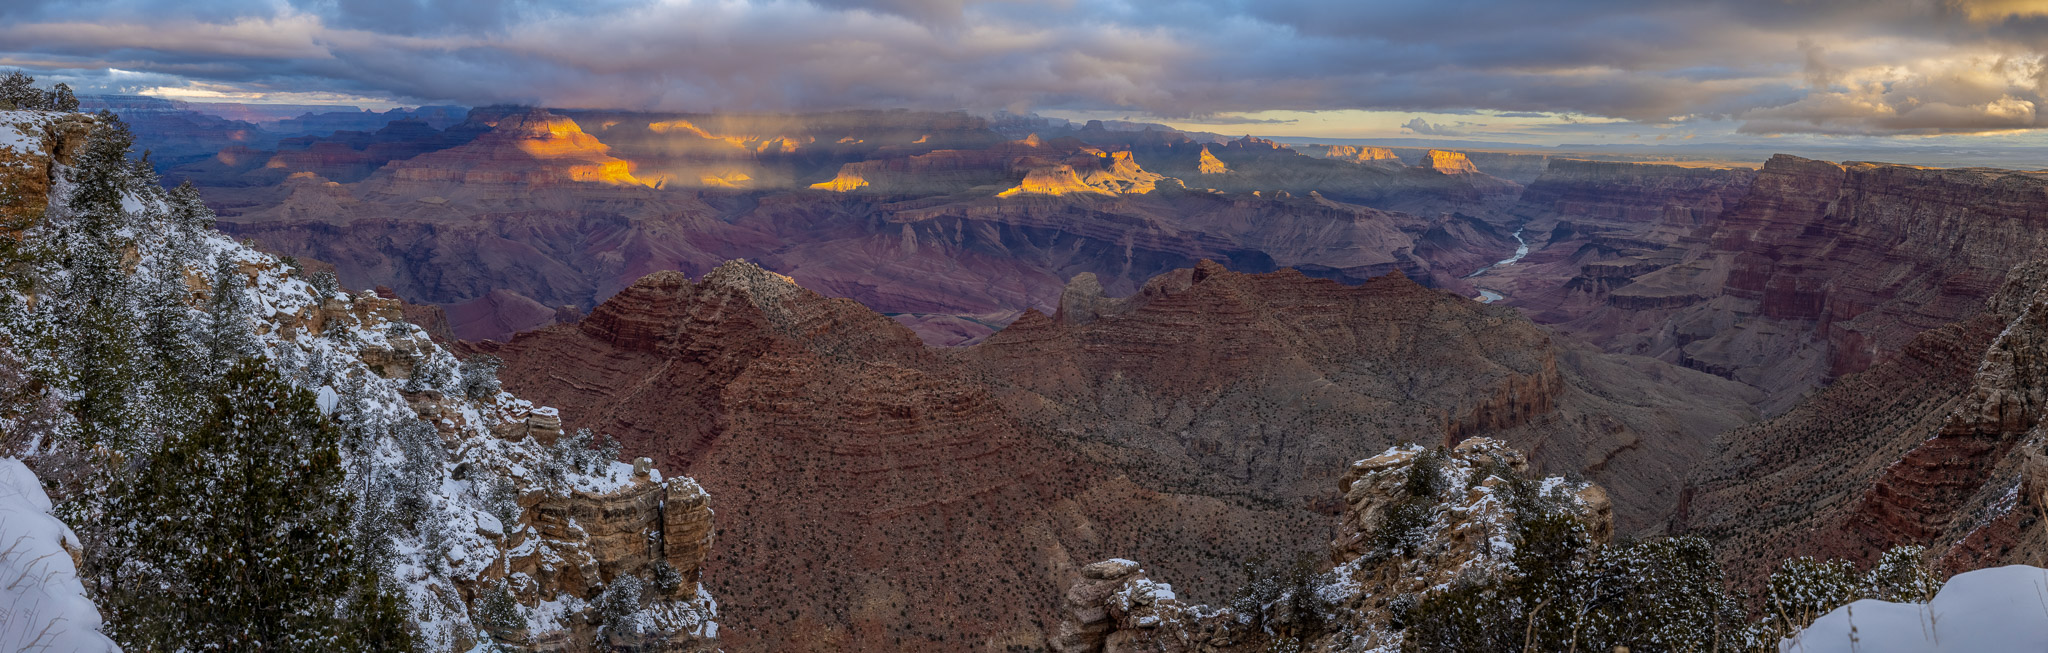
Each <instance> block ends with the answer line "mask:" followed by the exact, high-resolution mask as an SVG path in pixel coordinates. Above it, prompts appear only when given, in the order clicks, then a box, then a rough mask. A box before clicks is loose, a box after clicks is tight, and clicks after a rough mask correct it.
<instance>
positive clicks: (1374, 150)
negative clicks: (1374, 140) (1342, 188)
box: [1322, 145, 1401, 165]
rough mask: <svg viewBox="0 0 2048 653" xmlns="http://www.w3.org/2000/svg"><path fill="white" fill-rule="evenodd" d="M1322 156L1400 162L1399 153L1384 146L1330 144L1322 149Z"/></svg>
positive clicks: (1373, 161) (1350, 159)
mask: <svg viewBox="0 0 2048 653" xmlns="http://www.w3.org/2000/svg"><path fill="white" fill-rule="evenodd" d="M1322 156H1323V158H1326V159H1342V160H1345V161H1351V162H1354V163H1390V164H1395V165H1399V164H1400V163H1401V156H1400V155H1398V154H1395V153H1394V151H1393V150H1389V149H1387V148H1384V147H1372V146H1352V145H1331V146H1329V147H1327V148H1324V149H1323V151H1322Z"/></svg>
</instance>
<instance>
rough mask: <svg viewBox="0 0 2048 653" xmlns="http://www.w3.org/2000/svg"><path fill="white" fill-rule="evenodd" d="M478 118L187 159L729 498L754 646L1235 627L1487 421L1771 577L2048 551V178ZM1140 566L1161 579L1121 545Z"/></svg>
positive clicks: (902, 129) (1619, 514)
mask: <svg viewBox="0 0 2048 653" xmlns="http://www.w3.org/2000/svg"><path fill="white" fill-rule="evenodd" d="M443 118H444V119H442V120H440V121H439V122H436V121H435V120H434V119H432V117H431V116H414V115H407V116H402V117H400V119H397V120H394V121H392V122H389V123H387V124H385V125H384V126H381V127H379V128H377V129H375V130H365V131H335V132H332V133H330V134H326V135H306V136H298V137H293V138H289V139H279V140H278V141H277V142H276V143H275V144H274V145H264V144H261V143H258V144H257V145H252V146H242V145H237V146H234V147H231V148H224V149H221V150H219V151H218V152H217V153H215V154H214V155H213V156H212V157H210V158H204V159H192V158H191V157H187V159H188V161H186V162H183V163H176V164H174V165H169V166H167V167H166V170H165V175H166V177H167V178H176V179H189V180H191V181H193V182H194V183H195V184H197V185H199V186H200V188H201V189H202V192H203V193H204V196H205V197H206V198H207V201H208V202H209V203H210V204H212V205H213V206H215V207H216V208H217V209H218V210H219V211H220V212H221V214H222V217H221V221H220V228H221V230H223V231H225V232H227V233H230V234H233V235H235V236H236V237H238V238H247V239H250V240H251V241H253V242H256V243H259V244H260V245H261V246H263V247H265V248H266V249H267V250H269V251H275V252H278V253H280V254H289V255H292V256H295V257H299V259H300V260H302V261H305V262H306V263H307V264H309V265H315V266H325V265H331V266H332V269H333V270H334V271H335V272H336V273H337V274H338V276H339V277H340V278H341V280H342V282H343V283H344V284H346V285H348V286H350V287H377V288H379V292H380V293H381V294H385V295H387V296H391V297H402V298H405V299H406V300H407V301H408V302H414V303H417V304H420V306H418V307H416V308H415V309H410V310H412V313H409V314H408V317H409V318H412V319H415V320H416V321H420V322H422V323H423V325H425V326H427V327H428V331H429V332H431V333H433V334H434V335H435V337H436V338H438V339H439V340H441V341H443V342H447V343H452V344H451V346H452V347H453V348H454V349H456V350H459V351H461V352H463V353H464V354H465V355H468V356H481V355H490V356H497V357H501V358H502V359H503V360H504V361H505V365H506V366H505V368H504V378H505V383H506V386H507V388H508V389H510V390H512V391H514V392H516V393H517V394H518V395H519V396H522V397H532V398H534V399H535V400H537V401H542V402H545V403H547V404H550V405H554V406H558V407H560V408H561V410H562V413H561V418H562V422H563V424H564V427H565V428H590V429H592V430H594V431H597V432H600V433H606V434H610V435H612V436H615V437H617V438H619V439H620V440H621V441H622V442H623V443H624V451H625V453H626V454H627V455H628V456H629V457H632V456H645V457H647V458H649V459H650V460H651V461H652V462H653V463H654V464H657V465H659V466H660V467H661V468H662V469H669V470H675V471H676V473H680V474H688V475H690V476H691V477H694V478H695V479H697V480H698V481H699V482H701V483H702V485H703V487H704V488H705V489H706V490H707V491H708V492H709V493H710V494H711V495H712V496H716V497H717V498H718V499H717V505H718V506H720V510H721V512H720V514H719V521H718V523H719V528H720V533H721V535H720V539H719V546H717V547H715V548H712V549H711V550H710V551H709V552H708V553H707V554H706V555H708V558H706V559H705V561H704V563H703V569H704V570H705V572H704V576H703V582H704V583H705V586H706V587H707V588H708V589H709V591H711V592H712V593H713V594H715V595H717V596H718V597H719V599H720V601H721V602H722V603H723V604H724V605H725V606H726V608H727V611H726V612H725V613H724V615H723V616H721V623H723V624H724V625H725V626H726V628H725V630H723V631H721V634H720V637H719V639H720V645H721V646H724V647H726V648H727V649H728V650H736V651H800V650H821V651H822V650H844V649H849V648H869V649H889V650H935V651H954V650H971V649H972V650H985V649H990V648H1010V647H1014V648H1021V649H1034V650H1035V649H1038V648H1044V647H1065V646H1068V645H1069V644H1073V641H1072V640H1069V639H1063V638H1067V636H1068V635H1069V634H1071V632H1070V631H1073V630H1074V629H1077V628H1078V629H1081V630H1084V631H1089V632H1093V633H1095V635H1090V636H1089V637H1095V636H1096V635H1101V636H1102V637H1110V638H1113V637H1122V638H1124V639H1123V640H1119V641H1125V642H1126V643H1128V642H1130V641H1139V640H1143V638H1144V637H1151V636H1152V635H1151V634H1143V633H1136V632H1135V630H1134V629H1147V630H1149V629H1151V628H1153V627H1152V626H1142V627H1141V625H1140V624H1139V621H1141V620H1144V619H1145V618H1146V617H1147V616H1148V615H1151V616H1158V615H1160V614H1164V613H1163V612H1161V611H1160V610H1157V609H1153V610H1152V611H1150V612H1147V611H1144V610H1137V611H1133V610H1134V608H1132V607H1131V606H1128V605H1126V606H1122V607H1119V608H1117V609H1116V610H1107V609H1106V608H1104V607H1103V606H1102V605H1100V604H1097V603H1089V602H1088V601H1095V600H1097V599H1100V598H1101V596H1097V595H1112V594H1113V595H1117V596H1129V595H1135V594H1134V592H1136V590H1133V589H1131V588H1138V587H1140V586H1144V587H1151V586H1152V585H1153V584H1154V583H1153V581H1151V580H1149V579H1148V577H1147V576H1146V574H1152V575H1153V576H1154V577H1158V578H1172V579H1174V580H1175V581H1176V582H1177V583H1179V584H1180V586H1181V588H1182V589H1181V590H1180V591H1181V594H1183V595H1184V597H1183V598H1185V599H1186V600H1187V601H1186V602H1184V605H1183V604H1169V605H1181V606H1182V608H1186V610H1188V611H1193V612H1200V611H1199V610H1195V609H1194V607H1193V606H1194V605H1195V603H1196V602H1204V601H1206V602H1210V603H1215V602H1217V601H1220V600H1222V599H1224V598H1225V597H1226V594H1227V593H1228V592H1230V591H1232V590H1233V589H1234V588H1235V584H1236V579H1238V578H1239V575H1240V573H1241V571H1242V566H1243V564H1244V563H1245V562H1246V561H1247V560H1249V559H1252V558H1254V557H1260V556H1274V557H1279V558H1286V557H1289V556H1294V555H1299V554H1310V555H1314V554H1318V553H1323V552H1326V551H1327V550H1328V549H1329V548H1330V547H1327V546H1325V543H1326V542H1327V539H1328V534H1329V529H1330V524H1331V522H1332V520H1333V518H1336V519H1342V518H1344V516H1345V515H1347V514H1349V512H1347V511H1352V512H1355V511H1358V510H1362V509H1363V508H1361V507H1360V506H1358V505H1355V504H1357V501H1355V500H1352V499H1354V497H1348V496H1347V495H1346V494H1345V492H1347V490H1344V489H1343V487H1342V485H1343V484H1341V483H1340V482H1339V481H1340V480H1341V479H1340V478H1339V477H1340V476H1341V475H1343V474H1345V470H1347V469H1354V466H1355V464H1357V461H1358V459H1359V457H1361V456H1365V455H1368V454H1369V453H1370V452H1373V451H1385V450H1388V448H1389V447H1396V446H1405V445H1406V444H1410V443H1412V444H1416V445H1420V446H1422V447H1425V448H1431V447H1443V448H1445V449H1447V450H1450V449H1453V448H1455V447H1457V446H1458V443H1460V442H1464V441H1467V440H1469V439H1470V438H1487V439H1489V440H1490V441H1497V442H1499V443H1501V446H1503V447H1507V448H1510V449H1512V450H1515V451H1516V453H1514V454H1513V457H1514V459H1515V460H1517V461H1520V462H1519V463H1518V464H1521V465H1523V466H1524V467H1525V468H1526V469H1527V470H1528V471H1530V472H1532V473H1540V474H1555V475H1566V476H1569V477H1570V478H1571V479H1572V480H1571V481H1570V482H1573V483H1576V482H1579V480H1584V481H1588V482H1591V483H1596V484H1597V487H1598V488H1600V489H1601V496H1602V497H1603V500H1602V502H1601V505H1602V506H1603V507H1602V508H1601V509H1600V514H1601V517H1600V520H1599V523H1600V524H1601V526H1600V528H1601V529H1605V531H1611V532H1612V533H1617V534H1623V535H1627V536H1630V537H1658V536H1663V535H1702V536H1705V537H1708V538H1710V539H1713V540H1715V541H1719V542H1722V543H1723V545H1722V546H1721V547H1720V548H1719V549H1717V553H1718V554H1719V555H1720V556H1721V563H1722V564H1723V565H1725V566H1726V567H1727V568H1728V569H1729V570H1730V573H1731V576H1732V577H1733V578H1734V579H1735V580H1734V582H1736V583H1738V584H1749V585H1753V584H1755V583H1757V582H1759V581H1760V579H1762V578H1763V577H1766V576H1768V575H1769V573H1770V572H1771V571H1772V567H1773V566H1775V565H1776V564H1777V562H1778V561H1780V560H1783V559H1786V558H1788V557H1792V556H1798V555H1819V556H1824V557H1837V558H1846V559H1849V560H1852V561H1855V562H1857V563H1859V564H1869V563H1872V562H1874V561H1875V560H1876V558H1877V556H1878V555H1880V554H1882V553H1884V552H1885V551H1888V550H1890V549H1891V548H1893V547H1895V546H1898V545H1905V544H1915V545H1924V546H1929V547H1932V551H1933V552H1932V553H1930V554H1929V556H1930V558H1931V559H1933V560H1934V561H1935V562H1937V563H1938V564H1941V565H1944V566H1945V568H1946V569H1948V570H1950V571H1962V570H1966V569H1972V568H1976V567H1981V566H1985V565H1991V564H2010V563H2031V564H2039V563H2040V562H2041V560H2040V559H2039V558H2038V555H2036V554H2037V552H2038V551H2040V550H2043V549H2044V544H2048V532H2044V528H2048V527H2044V525H2043V519H2042V514H2041V506H2042V505H2043V504H2044V502H2048V495H2043V494H2042V491H2041V488H2042V487H2044V484H2048V480H2043V479H2044V478H2048V476H2044V474H2048V472H2044V471H2042V470H2043V469H2048V467H2044V463H2043V462H2042V460H2043V458H2042V455H2043V454H2042V453H2041V451H2042V449H2043V444H2042V442H2041V437H2042V436H2041V435H2040V431H2041V429H2040V428H2039V427H2038V422H2039V419H2038V417H2036V416H2035V413H2036V412H2037V411H2036V409H2035V407H2036V404H2037V403H2038V402H2039V399H2038V398H2036V397H2034V396H2033V395H2034V394H2037V393H2036V392H2035V390H2034V388H2035V386H2036V384H2035V383H2034V381H2033V380H2032V379H2033V378H2034V377H2033V375H2034V374H2035V373H2036V370H2035V369H2034V368H2035V367H2037V366H2038V364H2037V361H2036V358H2037V357H2035V356H2034V353H2035V352H2034V349H2036V348H2037V347H2035V345H2034V343H2033V342H2032V340H2033V338H2034V334H2035V333H2036V328H2035V327H2034V326H2033V322H2034V321H2038V320H2040V319H2042V318H2040V317H2038V316H2039V315H2041V313H2038V312H2036V311H2034V309H2032V308H2031V307H2032V306H2033V305H2034V304H2036V303H2039V300H2038V299H2035V298H2033V295H2032V294H2031V293H2032V290H2033V289H2035V288H2038V287H2039V285H2040V284H2041V283H2043V282H2044V281H2048V279H2043V278H2042V276H2041V273H2040V271H2039V269H2038V268H2037V267H2030V266H2029V264H2030V263H2031V262H2032V261H2034V260H2035V259H2036V258H2038V257H2039V252H2042V251H2044V249H2043V246H2044V245H2048V243H2044V242H2043V240H2042V239H2043V233H2044V230H2043V229H2042V228H2041V225H2042V221H2043V218H2044V216H2043V213H2044V212H2048V208H2044V207H2048V179H2044V178H2043V177H2042V175H2041V174H2039V173H2030V172H2017V171H2006V170H1990V169H1931V168H1921V167H1915V166H1906V165H1894V164H1882V163H1866V162H1845V163H1833V162H1826V161H1816V160H1810V159H1804V158H1800V157H1796V156H1790V155H1779V156H1777V157H1773V158H1772V159H1770V160H1769V161H1767V162H1765V163H1763V165H1761V166H1760V167H1759V168H1757V169H1748V168H1713V167H1682V166H1674V165H1659V164H1649V163H1631V162H1621V161H1591V160H1583V159H1575V158H1570V157H1566V156H1556V155H1546V154H1529V153H1508V152H1487V151H1461V150H1452V149H1432V148H1407V147H1376V146H1354V145H1286V144H1282V143H1278V142H1275V141H1272V140H1267V139H1261V138H1256V137H1251V136H1245V137H1242V138H1235V139H1232V138H1227V137H1220V136H1216V135H1200V134H1188V133H1180V132H1174V131H1171V130H1166V129H1162V128H1152V127H1143V126H1139V127H1137V128H1132V127H1133V126H1132V125H1130V124H1128V123H1124V124H1114V125H1112V124H1110V123H1103V122H1090V123H1087V124H1085V125H1077V124H1071V123H1070V124H1067V125H1065V126H1060V125H1057V124H1053V123H1050V122H1047V121H1031V120H1019V119H1015V118H1014V117H1013V118H1006V119H1000V120H990V119H984V118H979V117H975V116H969V115H966V114H960V113H928V112H909V111H897V112H859V111H854V112H835V113H818V114H797V115H744V114H733V115H702V114H646V113H634V112H614V111H573V110H547V109H533V108H523V107H489V108H481V109H475V110H471V111H470V112H468V114H467V115H466V117H464V118H462V119H461V120H459V121H456V120H447V119H445V116H443ZM1473 298H1484V299H1486V300H1487V301H1489V302H1490V303H1481V302H1476V301H1472V300H1473ZM457 341H461V342H457ZM1489 446H1490V445H1489ZM1488 450H1489V451H1492V449H1488ZM1489 455H1501V456H1506V455H1507V454H1505V453H1498V452H1497V453H1496V454H1489ZM1468 462H1469V461H1468ZM1785 497H1799V499H1798V500H1796V501H1788V500H1786V499H1785ZM1607 499H1611V503H1610V502H1607ZM1354 521H1358V520H1354ZM1353 526H1354V527H1355V526H1356V524H1353ZM1354 535H1356V533H1354ZM1604 537H1605V536H1604V535H1603V538H1604ZM1461 555H1462V554H1461ZM1121 557H1128V558H1135V559H1140V560H1144V561H1145V562H1144V564H1143V565H1142V572H1141V571H1139V569H1140V567H1139V566H1131V567H1128V568H1126V566H1124V565H1121V564H1117V565H1109V566H1103V565H1099V564H1098V565H1090V564H1088V563H1090V562H1092V561H1098V560H1103V559H1105V558H1121ZM906 561H916V562H915V563H910V562H906ZM1343 562H1345V561H1343V560H1338V561H1336V562H1335V563H1332V564H1340V563H1343ZM1112 567H1114V568H1112ZM1077 578H1080V579H1083V581H1084V582H1083V584H1084V585H1086V586H1087V587H1088V589H1086V590H1085V592H1084V591H1083V590H1082V589H1077V588H1078V587H1079V586H1076V585H1075V584H1074V583H1075V582H1076V579H1077ZM1070 589H1071V590H1073V592H1082V593H1083V594H1086V595H1087V596H1088V597H1094V598H1090V599H1088V600H1087V601H1082V602H1081V603H1076V602H1075V601H1076V600H1078V599H1075V598H1074V597H1076V596H1079V595H1078V594H1074V593H1073V592H1070V591H1069V590H1070ZM1127 590H1129V591H1127ZM1138 593H1140V594H1141V592H1138ZM1381 598H1384V597H1381ZM1176 600H1178V599H1176ZM1148 605H1149V604H1148ZM1382 608H1384V606H1380V607H1376V608H1372V609H1371V610H1380V609H1382ZM1175 609H1180V608H1175ZM1097 610H1107V611H1105V612H1104V614H1106V615H1111V616H1112V617H1114V619H1116V620H1119V621H1115V623H1114V625H1113V627H1112V626H1105V622H1103V621H1101V620H1100V619H1098V618H1097V617H1096V616H1095V611H1097ZM1371 610H1368V612H1371ZM1077 611H1079V612H1077ZM1081 613H1086V614H1085V615H1083V617H1085V618H1082V617H1077V616H1076V615H1077V614H1081ZM1191 613H1192V612H1191ZM1076 619H1079V620H1080V622H1082V623H1079V625H1076ZM1212 626H1215V624H1208V625H1203V624H1196V623H1192V622H1191V623H1190V624H1187V627H1188V628H1191V629H1195V630H1198V631H1201V632H1210V633H1211V634H1212V635H1217V634H1219V633H1221V632H1222V631H1215V630H1214V628H1212ZM1105 627H1112V629H1113V631H1114V632H1123V633H1125V634H1124V635H1115V634H1114V632H1111V633H1110V634H1104V633H1103V632H1102V631H1101V629H1102V628H1105ZM1372 627H1373V628H1377V627H1378V626H1372ZM1362 628H1363V627H1362ZM1202 629H1209V630H1202ZM1212 631H1214V632H1212ZM1157 632H1158V631H1153V634H1156V633H1157ZM1361 632H1363V631H1361ZM1105 641H1110V640H1106V639H1087V640H1085V641H1083V642H1082V643H1080V644H1074V646H1079V650H1086V649H1089V648H1090V647H1092V646H1099V645H1103V642H1105ZM1143 641H1152V640H1143ZM1218 641H1221V640H1218ZM1063 642H1064V643H1063ZM1183 644H1185V642H1183ZM1219 646H1220V645H1219ZM1070 648H1071V647H1070Z"/></svg>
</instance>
